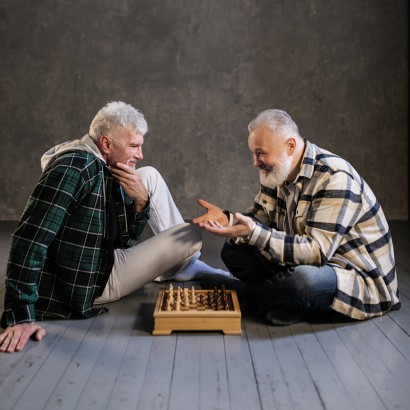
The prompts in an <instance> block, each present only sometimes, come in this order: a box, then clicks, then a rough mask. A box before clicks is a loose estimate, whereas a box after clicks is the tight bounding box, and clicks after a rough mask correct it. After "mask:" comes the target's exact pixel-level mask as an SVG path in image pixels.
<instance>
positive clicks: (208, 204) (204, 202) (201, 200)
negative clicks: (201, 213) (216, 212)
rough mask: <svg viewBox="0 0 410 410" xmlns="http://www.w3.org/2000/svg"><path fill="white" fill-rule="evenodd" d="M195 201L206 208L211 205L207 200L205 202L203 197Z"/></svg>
mask: <svg viewBox="0 0 410 410" xmlns="http://www.w3.org/2000/svg"><path fill="white" fill-rule="evenodd" d="M197 202H198V204H199V205H201V206H202V207H203V208H206V209H209V208H211V207H212V206H213V205H212V204H210V203H209V202H206V201H205V199H202V198H199V199H198V200H197Z"/></svg>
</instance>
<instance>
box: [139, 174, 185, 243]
mask: <svg viewBox="0 0 410 410" xmlns="http://www.w3.org/2000/svg"><path fill="white" fill-rule="evenodd" d="M138 172H139V174H140V175H141V179H142V182H143V184H144V185H145V188H147V191H148V194H149V197H150V208H151V212H150V214H151V217H150V219H149V221H148V224H149V226H150V227H151V229H152V231H153V232H154V234H155V235H157V234H158V233H160V232H162V231H165V230H166V229H168V228H171V227H172V226H175V225H179V224H182V223H184V219H183V218H182V216H181V213H180V212H179V210H178V208H177V206H176V205H175V202H174V200H173V198H172V195H171V192H170V191H169V189H168V186H167V184H166V183H165V181H164V179H163V178H162V176H161V174H160V173H159V172H158V171H157V170H156V169H155V168H154V167H149V166H148V167H141V168H138Z"/></svg>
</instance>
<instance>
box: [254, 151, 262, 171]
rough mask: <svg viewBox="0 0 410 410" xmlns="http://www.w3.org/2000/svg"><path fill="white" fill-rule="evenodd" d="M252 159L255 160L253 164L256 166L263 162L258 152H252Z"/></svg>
mask: <svg viewBox="0 0 410 410" xmlns="http://www.w3.org/2000/svg"><path fill="white" fill-rule="evenodd" d="M252 160H253V166H254V167H255V168H258V167H259V166H260V165H261V164H262V162H261V160H260V159H259V158H258V156H257V155H256V154H252Z"/></svg>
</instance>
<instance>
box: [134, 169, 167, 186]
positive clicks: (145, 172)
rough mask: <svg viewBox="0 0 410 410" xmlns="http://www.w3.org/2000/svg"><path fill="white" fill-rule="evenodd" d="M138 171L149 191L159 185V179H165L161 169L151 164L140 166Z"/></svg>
mask: <svg viewBox="0 0 410 410" xmlns="http://www.w3.org/2000/svg"><path fill="white" fill-rule="evenodd" d="M137 171H138V173H139V174H140V176H141V179H142V182H143V184H144V185H145V187H146V188H147V189H148V191H151V190H152V189H153V188H154V187H155V186H156V185H157V183H158V181H162V180H163V178H162V176H161V174H160V173H159V171H158V170H157V169H156V168H154V167H152V166H150V165H148V166H146V167H141V168H138V169H137Z"/></svg>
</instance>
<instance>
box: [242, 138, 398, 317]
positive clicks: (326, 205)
mask: <svg viewBox="0 0 410 410" xmlns="http://www.w3.org/2000/svg"><path fill="white" fill-rule="evenodd" d="M306 144H307V146H306V150H305V155H304V159H303V163H302V166H301V170H300V173H299V175H298V178H297V179H296V191H297V200H296V201H295V206H296V209H295V213H294V217H293V219H292V221H291V224H292V227H293V232H294V233H293V234H290V233H289V232H286V223H285V222H286V219H285V218H286V216H287V211H286V202H285V195H284V193H283V192H282V190H281V189H269V188H267V187H265V186H261V190H260V192H259V193H258V195H257V196H256V198H255V203H254V206H253V207H252V208H250V209H249V210H248V215H249V216H251V217H253V218H254V219H255V220H256V221H257V226H256V228H255V230H254V232H253V234H252V236H251V238H250V239H249V243H250V244H251V245H254V246H256V247H258V249H259V250H260V252H261V253H262V254H263V255H264V256H265V257H266V258H267V259H269V260H272V261H274V262H275V263H278V264H281V265H317V266H322V265H325V264H328V265H330V266H332V267H333V268H334V269H335V271H336V274H337V292H336V296H335V299H334V302H333V304H332V306H331V307H332V308H333V309H334V310H336V311H338V312H341V313H343V314H345V315H347V316H350V317H352V318H355V319H366V318H370V317H372V316H380V315H382V314H383V313H385V312H387V311H389V310H390V309H392V308H394V309H398V308H399V307H400V301H399V292H398V289H397V276H396V269H395V261H394V252H393V244H392V239H391V236H390V231H389V227H388V225H387V221H386V219H385V216H384V214H383V211H382V209H381V207H380V204H379V203H378V201H377V199H376V197H375V196H374V194H373V192H372V191H371V189H370V188H369V186H368V185H367V184H366V182H365V181H364V180H363V179H362V178H361V177H360V175H359V174H358V173H357V172H356V171H355V169H354V168H353V167H352V166H351V165H350V164H349V163H348V162H347V161H345V160H343V159H342V158H340V157H338V156H336V155H334V154H332V153H330V152H328V151H325V150H322V149H320V148H319V147H317V146H316V145H314V144H311V143H310V142H308V141H306Z"/></svg>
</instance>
